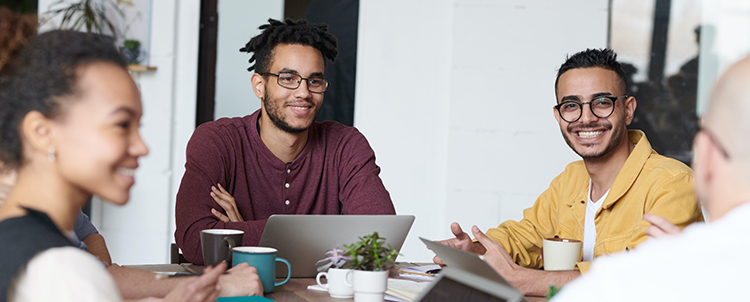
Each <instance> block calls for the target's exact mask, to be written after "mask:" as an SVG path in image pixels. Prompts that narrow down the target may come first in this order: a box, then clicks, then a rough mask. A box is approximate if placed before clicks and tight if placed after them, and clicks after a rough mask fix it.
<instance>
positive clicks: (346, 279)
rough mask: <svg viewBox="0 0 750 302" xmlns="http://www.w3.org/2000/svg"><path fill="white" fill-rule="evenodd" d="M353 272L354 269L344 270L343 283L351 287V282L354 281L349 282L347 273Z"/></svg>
mask: <svg viewBox="0 0 750 302" xmlns="http://www.w3.org/2000/svg"><path fill="white" fill-rule="evenodd" d="M353 272H354V270H350V271H348V272H346V276H344V284H346V286H348V287H352V286H353V285H352V283H354V282H349V279H350V278H349V276H350V275H349V274H351V273H353Z"/></svg>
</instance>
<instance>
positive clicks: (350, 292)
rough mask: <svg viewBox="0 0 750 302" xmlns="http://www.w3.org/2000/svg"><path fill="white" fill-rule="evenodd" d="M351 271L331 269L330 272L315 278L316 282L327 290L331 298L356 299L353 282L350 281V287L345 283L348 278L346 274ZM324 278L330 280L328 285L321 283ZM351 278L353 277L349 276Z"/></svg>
mask: <svg viewBox="0 0 750 302" xmlns="http://www.w3.org/2000/svg"><path fill="white" fill-rule="evenodd" d="M350 271H351V270H350V269H341V268H329V269H328V272H320V273H318V276H316V277H315V281H316V282H318V285H320V286H321V287H323V288H327V289H328V294H329V295H331V297H334V298H351V297H354V289H352V286H351V281H349V283H350V285H346V283H345V282H344V280H346V278H347V274H346V273H348V272H350ZM322 277H325V278H326V279H328V283H325V284H323V283H321V282H320V278H322ZM351 277H352V275H349V278H351Z"/></svg>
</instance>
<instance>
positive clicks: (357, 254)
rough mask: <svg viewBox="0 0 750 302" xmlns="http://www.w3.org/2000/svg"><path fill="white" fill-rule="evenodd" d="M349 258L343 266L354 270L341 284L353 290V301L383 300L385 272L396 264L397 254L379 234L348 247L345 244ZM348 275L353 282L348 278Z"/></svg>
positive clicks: (385, 285)
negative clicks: (349, 286)
mask: <svg viewBox="0 0 750 302" xmlns="http://www.w3.org/2000/svg"><path fill="white" fill-rule="evenodd" d="M344 248H346V249H347V250H348V251H349V253H348V255H349V256H350V257H351V260H349V261H348V262H347V263H346V264H345V265H344V267H345V268H350V269H353V270H354V271H352V272H350V273H348V274H347V278H346V279H344V282H345V283H347V285H351V286H352V288H353V289H354V301H355V302H356V301H383V298H384V297H385V290H386V289H387V287H388V270H389V269H390V268H392V267H393V266H395V265H396V257H398V255H399V253H398V251H396V250H394V249H393V247H391V245H390V244H388V245H386V243H385V238H383V237H380V236H379V235H378V232H374V233H372V235H367V236H365V237H359V241H358V242H355V243H353V244H351V245H344ZM349 274H351V275H352V278H351V280H352V281H349V280H350V278H349V277H348V275H349Z"/></svg>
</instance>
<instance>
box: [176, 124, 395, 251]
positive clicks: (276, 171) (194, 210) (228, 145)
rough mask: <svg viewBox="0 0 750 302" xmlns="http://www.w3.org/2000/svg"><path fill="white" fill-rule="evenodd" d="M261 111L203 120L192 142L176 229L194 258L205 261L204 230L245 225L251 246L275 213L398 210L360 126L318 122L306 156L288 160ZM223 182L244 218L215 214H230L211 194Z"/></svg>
mask: <svg viewBox="0 0 750 302" xmlns="http://www.w3.org/2000/svg"><path fill="white" fill-rule="evenodd" d="M259 115H260V110H258V111H256V112H255V113H253V114H251V115H248V116H245V117H241V118H222V119H219V120H216V121H213V122H208V123H204V124H202V125H200V126H199V127H198V128H197V129H196V130H195V132H194V133H193V136H192V137H191V138H190V141H189V142H188V145H187V151H186V153H187V161H186V163H185V175H184V176H183V177H182V183H181V184H180V189H179V191H178V192H177V203H176V206H175V215H176V224H177V229H176V231H175V235H174V236H175V241H176V242H177V245H178V246H179V247H180V248H181V249H182V252H183V254H184V256H185V258H186V259H187V260H188V261H191V262H192V263H195V264H199V265H202V264H203V254H202V252H201V241H200V231H201V230H203V229H237V230H243V231H245V240H244V241H245V242H244V245H251V246H252V245H258V242H259V241H260V236H261V234H262V233H263V228H264V227H265V225H266V220H267V219H268V217H269V216H271V215H273V214H386V215H393V214H396V210H395V209H394V207H393V203H392V202H391V198H390V195H389V194H388V191H387V190H386V189H385V187H384V186H383V182H382V181H381V180H380V177H379V176H378V174H379V173H380V168H379V167H378V166H377V165H376V164H375V153H374V152H373V150H372V148H370V144H369V143H368V142H367V139H365V137H364V136H363V135H362V133H360V132H359V131H358V130H357V129H356V128H354V127H348V126H344V125H342V124H339V123H337V122H331V121H327V122H322V123H318V122H315V123H313V125H312V126H311V127H310V129H309V136H308V140H307V145H306V146H305V148H304V149H303V150H302V152H301V153H300V154H299V156H298V157H297V158H296V159H295V160H294V161H293V162H291V163H284V162H282V161H281V160H280V159H278V158H277V157H276V156H275V155H273V153H271V151H270V150H268V148H267V147H266V145H265V144H264V143H263V141H261V138H260V134H259V133H258V128H257V120H258V116H259ZM217 183H220V184H221V185H222V186H223V187H224V188H225V189H226V190H227V191H228V192H229V194H231V195H232V196H233V197H234V199H235V202H236V203H237V208H238V210H239V212H240V214H242V217H243V218H244V219H245V221H244V222H226V223H225V222H223V221H221V220H219V219H218V218H216V217H215V216H214V215H213V214H211V208H214V209H216V210H217V211H220V212H222V213H225V211H224V209H222V208H221V206H219V205H218V204H217V203H216V202H215V201H214V200H213V198H212V197H211V195H210V193H211V186H213V185H216V184H217Z"/></svg>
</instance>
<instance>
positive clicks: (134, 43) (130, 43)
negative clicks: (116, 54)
mask: <svg viewBox="0 0 750 302" xmlns="http://www.w3.org/2000/svg"><path fill="white" fill-rule="evenodd" d="M122 44H123V46H125V48H127V49H136V48H138V47H141V42H140V41H138V40H125V42H123V43H122Z"/></svg>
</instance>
